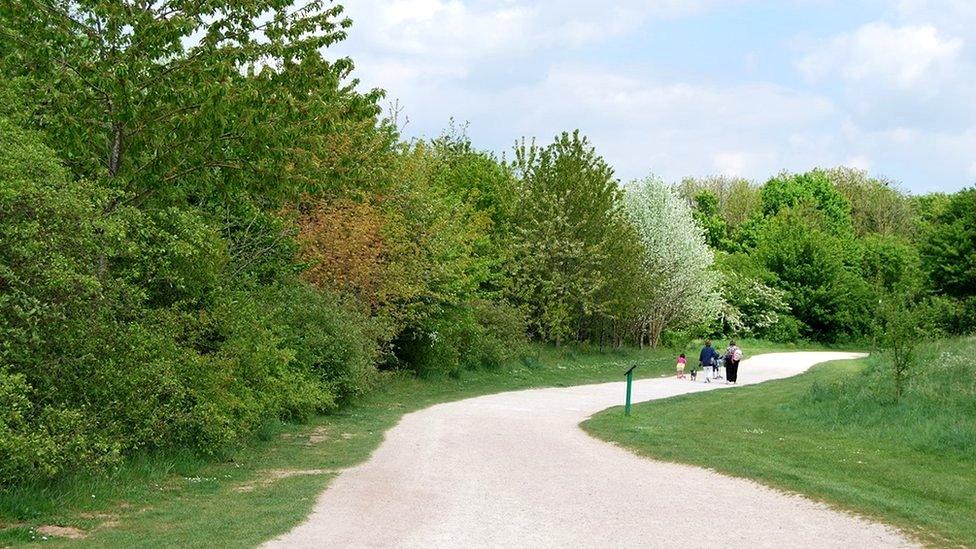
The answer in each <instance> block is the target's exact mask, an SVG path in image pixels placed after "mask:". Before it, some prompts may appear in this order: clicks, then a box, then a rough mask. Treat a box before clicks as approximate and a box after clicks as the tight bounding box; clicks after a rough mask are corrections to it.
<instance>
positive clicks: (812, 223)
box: [752, 203, 872, 341]
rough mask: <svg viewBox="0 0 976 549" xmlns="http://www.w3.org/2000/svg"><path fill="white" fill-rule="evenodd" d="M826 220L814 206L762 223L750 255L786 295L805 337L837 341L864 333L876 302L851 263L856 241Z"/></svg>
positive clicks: (789, 209) (790, 209)
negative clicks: (835, 230) (871, 304)
mask: <svg viewBox="0 0 976 549" xmlns="http://www.w3.org/2000/svg"><path fill="white" fill-rule="evenodd" d="M827 219H828V218H827V216H826V215H825V214H824V213H823V212H821V211H820V210H819V209H816V208H815V207H814V206H813V205H812V204H810V203H806V204H805V205H801V206H800V207H787V208H784V209H782V210H781V211H779V212H778V213H777V214H775V215H774V216H773V217H771V218H770V219H768V220H766V221H765V222H764V224H763V227H762V229H761V230H760V232H759V238H758V245H757V246H756V248H755V249H754V250H753V252H752V253H753V254H755V257H756V259H757V260H758V261H759V262H760V263H761V264H762V265H763V266H764V267H765V268H766V269H768V270H769V271H770V272H772V273H773V274H774V275H775V276H776V281H775V286H776V287H778V288H780V289H782V290H784V291H785V292H786V299H787V303H788V304H789V306H790V309H791V310H792V312H793V315H794V316H795V317H796V319H797V320H799V321H800V322H801V323H802V329H801V335H803V336H805V337H809V338H812V339H816V340H827V341H833V340H838V339H845V338H850V337H856V336H858V335H862V334H864V333H866V331H867V329H868V326H869V324H870V317H871V310H872V308H871V306H870V301H871V299H872V296H871V295H870V292H869V288H868V286H867V284H866V283H865V282H864V280H863V279H862V278H861V277H860V275H859V272H858V270H857V268H856V262H854V261H852V258H856V255H857V248H856V246H855V244H854V241H853V240H851V239H850V238H845V237H842V236H838V235H837V234H836V233H835V232H834V230H833V229H832V228H830V224H829V223H828V221H827ZM835 221H836V220H835Z"/></svg>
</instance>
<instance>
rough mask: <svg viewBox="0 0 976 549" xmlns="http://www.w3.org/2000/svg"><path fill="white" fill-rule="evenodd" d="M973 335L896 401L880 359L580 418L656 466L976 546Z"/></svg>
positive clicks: (926, 368) (938, 357) (941, 541)
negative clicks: (705, 470)
mask: <svg viewBox="0 0 976 549" xmlns="http://www.w3.org/2000/svg"><path fill="white" fill-rule="evenodd" d="M974 357H976V339H972V338H970V339H967V340H956V341H950V342H940V343H938V344H933V345H931V346H929V347H926V348H925V349H923V350H922V353H921V357H920V359H921V360H920V362H919V367H918V369H917V371H916V372H915V374H914V377H913V378H912V380H911V381H910V383H909V386H908V389H907V392H906V395H905V398H904V399H902V401H901V402H898V403H896V402H894V400H893V398H892V395H893V392H894V388H893V386H892V385H893V382H892V381H891V378H890V376H888V375H887V373H886V372H885V363H884V361H883V360H882V359H881V358H877V357H872V358H869V359H866V360H860V361H841V362H834V363H828V364H823V365H820V366H818V367H816V368H814V369H812V370H811V371H810V372H809V373H807V374H804V375H802V376H798V377H795V378H790V379H786V380H780V381H773V382H768V383H763V384H761V385H755V386H749V387H741V388H736V389H734V390H730V391H716V392H710V393H704V394H696V395H686V396H680V397H675V398H671V399H667V400H661V401H653V402H649V403H644V404H640V405H637V406H635V407H634V408H633V413H632V416H631V417H630V418H626V417H624V416H623V415H622V414H621V412H620V410H619V409H611V410H607V411H605V412H602V413H600V414H597V415H596V416H594V417H593V418H591V419H590V420H588V421H586V422H584V423H583V428H584V429H585V430H586V431H588V432H589V433H591V434H592V435H594V436H597V437H599V438H602V439H605V440H609V441H613V442H616V443H618V444H620V445H622V446H624V447H627V448H630V449H631V450H633V451H635V452H637V453H639V454H642V455H646V456H649V457H652V458H655V459H661V460H666V461H674V462H682V463H690V464H695V465H701V466H705V467H709V468H712V469H715V470H717V471H720V472H723V473H727V474H730V475H734V476H738V477H746V478H751V479H755V480H758V481H760V482H762V483H764V484H767V485H770V486H774V487H778V488H783V489H786V490H789V491H794V492H799V493H802V494H805V495H807V496H810V497H812V498H814V499H817V500H820V501H825V502H828V503H831V504H834V505H836V506H838V507H840V508H844V509H848V510H851V511H854V512H856V513H859V514H863V515H866V516H870V517H873V518H875V519H878V520H881V521H883V522H886V523H889V524H893V525H895V526H898V527H900V528H902V529H903V530H904V531H906V532H908V533H909V534H911V535H913V536H915V537H917V538H918V539H919V540H920V541H923V542H925V543H927V544H930V545H935V546H976V364H974Z"/></svg>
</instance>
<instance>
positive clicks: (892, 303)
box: [875, 286, 931, 402]
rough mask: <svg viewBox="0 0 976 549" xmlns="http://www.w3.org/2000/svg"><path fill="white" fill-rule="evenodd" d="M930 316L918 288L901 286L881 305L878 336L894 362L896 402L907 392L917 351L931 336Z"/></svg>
mask: <svg viewBox="0 0 976 549" xmlns="http://www.w3.org/2000/svg"><path fill="white" fill-rule="evenodd" d="M930 312H931V311H930V309H929V307H928V306H927V304H926V302H925V300H924V296H923V295H921V294H920V293H919V292H918V287H914V288H913V287H911V286H901V287H899V288H898V289H897V290H896V291H893V292H890V293H887V294H886V295H885V296H884V297H883V298H882V299H881V300H880V302H879V305H878V310H877V322H876V323H875V331H876V332H875V333H876V338H877V341H878V342H879V343H880V344H881V347H882V349H883V350H884V351H885V354H887V355H888V358H889V360H890V361H891V373H892V377H893V378H894V382H895V395H894V397H895V402H898V401H899V400H901V397H902V395H903V394H904V392H905V384H906V383H907V381H908V379H909V377H910V376H911V374H912V370H913V368H914V366H915V363H916V359H917V357H916V352H915V351H916V349H917V348H918V346H919V344H921V343H922V342H924V341H925V338H926V336H927V333H928V329H927V328H926V326H927V325H928V324H930V322H929V321H930V316H931V315H930Z"/></svg>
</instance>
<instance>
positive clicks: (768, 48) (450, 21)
mask: <svg viewBox="0 0 976 549" xmlns="http://www.w3.org/2000/svg"><path fill="white" fill-rule="evenodd" d="M346 13H347V14H348V15H349V16H350V17H351V18H352V19H353V21H354V24H353V27H352V29H351V31H350V37H349V39H348V40H347V41H345V42H344V43H342V44H341V45H340V46H338V47H336V48H334V49H333V52H332V53H333V54H334V55H348V56H350V57H352V58H353V60H354V61H355V62H356V66H357V70H356V75H357V77H358V78H360V80H361V81H362V85H363V86H364V87H380V88H384V89H386V90H387V92H388V101H389V102H390V103H392V102H393V101H394V100H396V101H398V102H399V105H400V107H401V109H402V111H401V119H402V117H406V119H407V122H406V124H405V125H404V126H403V131H404V134H405V135H406V136H408V137H430V136H436V135H437V134H439V133H441V131H442V130H443V129H444V128H446V127H447V126H448V124H449V121H450V119H451V118H453V119H455V120H457V121H459V122H467V123H468V129H467V132H468V135H469V136H470V137H471V138H472V140H473V141H474V142H475V144H476V145H478V146H479V147H482V148H486V149H490V150H493V151H496V152H498V153H503V152H505V151H507V150H510V149H511V146H512V144H513V143H514V142H515V140H516V139H517V138H519V137H521V136H527V137H536V138H538V139H539V140H540V141H541V142H547V141H548V140H549V139H551V137H552V136H553V135H555V134H556V133H557V132H559V131H562V130H572V129H575V128H579V129H580V130H582V131H583V133H585V134H586V135H587V136H589V138H590V140H591V141H592V142H593V144H594V145H595V146H596V147H597V150H598V151H599V152H600V154H602V155H603V156H604V157H605V158H606V159H607V160H608V161H609V162H610V163H611V164H612V165H613V166H614V167H615V168H616V170H617V175H618V177H620V178H621V179H622V180H629V179H633V178H639V177H643V176H645V175H648V174H651V173H653V174H657V175H659V176H661V177H663V178H665V179H666V180H669V181H677V180H680V179H681V178H682V177H684V176H704V175H710V174H727V175H738V176H743V177H747V178H750V179H754V180H757V181H762V180H765V179H766V178H768V177H770V176H771V175H773V174H775V173H777V172H779V171H781V170H790V171H803V170H808V169H811V168H814V167H818V166H819V167H830V166H838V165H847V166H852V167H858V168H862V169H865V170H867V171H868V172H870V173H871V174H873V175H876V176H882V177H886V178H889V179H891V180H893V181H896V182H898V183H899V184H900V185H901V186H902V187H903V188H905V189H907V190H910V191H912V192H915V193H923V192H929V191H954V190H958V189H960V188H962V187H965V186H969V185H972V184H973V183H976V50H974V46H973V42H974V40H976V0H938V1H937V0H889V1H881V0H865V1H861V2H856V1H834V0H781V1H776V2H774V1H759V0H754V1H750V0H618V1H604V2H594V1H592V0H589V1H582V0H537V1H532V2H529V1H521V0H496V1H488V0H393V1H381V0H354V1H349V2H346Z"/></svg>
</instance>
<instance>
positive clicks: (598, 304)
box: [512, 131, 621, 342]
mask: <svg viewBox="0 0 976 549" xmlns="http://www.w3.org/2000/svg"><path fill="white" fill-rule="evenodd" d="M515 158H516V159H515V162H514V163H513V165H512V168H513V170H514V171H515V173H516V174H517V176H518V177H519V182H518V187H517V192H518V196H519V201H518V204H517V206H516V212H515V225H514V232H513V236H512V238H513V251H514V258H513V260H514V265H513V272H512V276H513V298H514V299H515V300H516V301H517V302H518V303H521V304H523V305H525V306H526V307H527V309H528V311H529V319H530V325H531V327H532V330H533V331H534V332H535V333H536V335H538V336H539V337H541V338H543V339H546V340H549V341H556V342H561V341H565V340H568V339H573V338H574V336H575V335H576V334H575V333H574V332H575V330H576V329H578V327H579V326H578V323H579V322H580V321H581V320H582V319H583V318H586V317H588V316H591V315H592V316H600V315H606V314H608V313H609V311H608V305H609V303H608V295H607V292H606V291H605V290H606V289H607V288H608V287H609V284H610V281H611V272H612V267H611V265H612V264H613V263H612V261H613V258H612V257H611V255H610V251H611V248H612V247H613V245H614V243H615V240H616V239H617V237H618V236H620V234H621V233H620V229H619V228H620V226H621V225H620V221H619V220H620V217H619V216H620V207H621V202H620V190H619V188H618V187H617V182H616V180H615V179H614V178H613V170H612V169H611V168H610V166H609V165H608V164H607V163H606V162H605V161H604V160H603V158H601V157H600V156H598V155H597V154H596V151H595V149H594V148H593V147H592V146H591V145H590V144H589V142H588V141H587V140H586V138H585V137H582V136H580V134H579V132H578V131H576V132H573V133H572V134H569V133H565V132H564V133H563V134H561V135H559V136H557V137H556V139H555V141H554V142H553V143H552V144H550V145H548V146H546V147H544V148H540V147H537V146H536V145H535V144H534V143H533V144H531V145H529V146H526V145H525V143H524V142H523V143H522V144H521V145H520V146H518V147H516V151H515Z"/></svg>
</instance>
